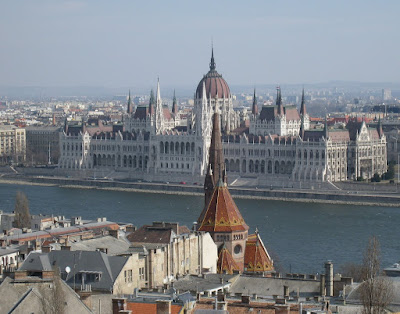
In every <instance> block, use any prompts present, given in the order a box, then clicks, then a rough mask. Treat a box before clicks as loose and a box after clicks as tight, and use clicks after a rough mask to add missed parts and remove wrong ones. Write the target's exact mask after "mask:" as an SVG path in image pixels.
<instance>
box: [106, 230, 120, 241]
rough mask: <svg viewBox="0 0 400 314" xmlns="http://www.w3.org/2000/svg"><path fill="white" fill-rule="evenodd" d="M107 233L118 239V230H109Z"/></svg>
mask: <svg viewBox="0 0 400 314" xmlns="http://www.w3.org/2000/svg"><path fill="white" fill-rule="evenodd" d="M108 234H109V235H110V236H112V237H114V238H116V239H119V230H110V231H109V232H108Z"/></svg>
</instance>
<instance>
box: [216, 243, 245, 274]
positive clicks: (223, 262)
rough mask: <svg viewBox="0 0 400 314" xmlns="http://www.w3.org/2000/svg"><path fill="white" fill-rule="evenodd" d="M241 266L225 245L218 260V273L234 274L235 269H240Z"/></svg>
mask: <svg viewBox="0 0 400 314" xmlns="http://www.w3.org/2000/svg"><path fill="white" fill-rule="evenodd" d="M239 270H240V269H239V266H238V265H237V264H236V262H235V260H234V259H233V257H232V255H231V253H230V252H229V250H228V249H227V248H226V247H225V245H224V246H223V247H222V248H221V251H220V252H219V255H218V261H217V273H219V274H224V273H226V274H233V272H234V271H239Z"/></svg>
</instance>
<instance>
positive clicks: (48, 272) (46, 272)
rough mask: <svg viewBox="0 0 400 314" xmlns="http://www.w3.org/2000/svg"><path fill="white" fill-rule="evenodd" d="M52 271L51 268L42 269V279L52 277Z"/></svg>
mask: <svg viewBox="0 0 400 314" xmlns="http://www.w3.org/2000/svg"><path fill="white" fill-rule="evenodd" d="M53 278H54V271H53V270H42V279H53Z"/></svg>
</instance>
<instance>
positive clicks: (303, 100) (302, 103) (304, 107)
mask: <svg viewBox="0 0 400 314" xmlns="http://www.w3.org/2000/svg"><path fill="white" fill-rule="evenodd" d="M306 114H307V110H306V102H305V99H304V88H303V92H302V94H301V106H300V115H302V116H305V115H306Z"/></svg>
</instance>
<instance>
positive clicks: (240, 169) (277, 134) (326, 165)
mask: <svg viewBox="0 0 400 314" xmlns="http://www.w3.org/2000/svg"><path fill="white" fill-rule="evenodd" d="M258 109H259V107H258V105H257V102H256V94H255V92H254V101H253V106H252V113H251V117H250V126H249V128H244V127H240V126H241V122H243V121H241V120H240V114H239V113H238V112H237V111H235V110H234V109H233V104H232V95H231V92H230V89H229V86H228V84H227V82H226V81H225V80H224V78H223V77H222V75H220V74H219V73H218V72H217V71H216V64H215V60H214V55H213V53H212V56H211V62H210V69H209V71H208V73H207V74H206V75H204V76H203V78H202V79H201V80H200V82H199V84H198V86H197V88H196V92H195V94H194V107H193V110H192V111H191V112H190V113H187V112H183V111H180V110H179V108H178V106H177V102H176V98H175V97H174V101H173V105H172V111H171V110H170V108H169V107H168V106H166V105H164V104H163V102H162V99H161V91H160V83H159V82H158V83H157V89H156V95H155V96H154V95H153V93H152V95H151V97H150V102H149V105H146V106H143V105H142V106H137V107H136V108H134V106H133V104H132V102H131V100H130V97H129V100H128V109H127V112H126V114H124V117H123V121H122V122H121V123H119V124H114V125H103V124H102V123H101V121H99V122H97V123H91V122H90V121H87V122H82V123H78V124H73V123H72V124H71V123H66V125H65V127H64V130H63V132H61V133H60V154H61V156H60V159H59V169H60V171H63V172H65V173H68V174H70V175H81V176H86V177H91V176H94V177H112V178H130V179H141V180H148V181H175V182H180V181H188V182H202V180H203V178H204V176H205V175H206V173H207V171H208V169H207V165H208V149H209V147H210V140H211V131H212V123H211V121H212V116H213V114H214V113H215V112H217V113H219V115H220V117H221V118H220V122H219V123H220V129H221V132H222V141H223V143H222V149H223V152H224V156H225V157H224V158H225V159H224V162H225V167H226V172H227V173H228V175H229V178H230V180H235V179H236V178H239V177H246V178H249V179H254V180H256V181H257V184H258V185H273V184H274V185H276V184H278V185H282V186H284V185H285V184H286V185H287V186H296V185H298V184H302V183H303V184H306V183H309V184H314V183H315V182H317V183H323V182H335V181H343V180H353V179H357V178H359V177H363V178H371V177H372V176H373V175H374V174H375V173H378V174H380V175H381V174H383V173H384V172H386V170H387V153H386V137H385V135H384V134H383V132H382V128H381V126H380V125H379V126H378V128H374V129H371V128H368V126H367V125H366V123H365V122H364V121H362V120H357V119H356V121H353V122H349V123H348V124H347V125H346V126H341V127H340V128H337V127H335V126H328V124H327V123H325V125H316V126H315V125H312V124H311V122H310V116H309V115H308V113H307V110H306V104H305V101H304V91H303V97H302V102H301V106H300V110H297V108H296V107H295V106H289V105H284V104H283V102H282V96H281V90H280V89H279V88H278V91H277V97H276V104H275V105H264V106H261V110H260V112H259V111H258Z"/></svg>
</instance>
